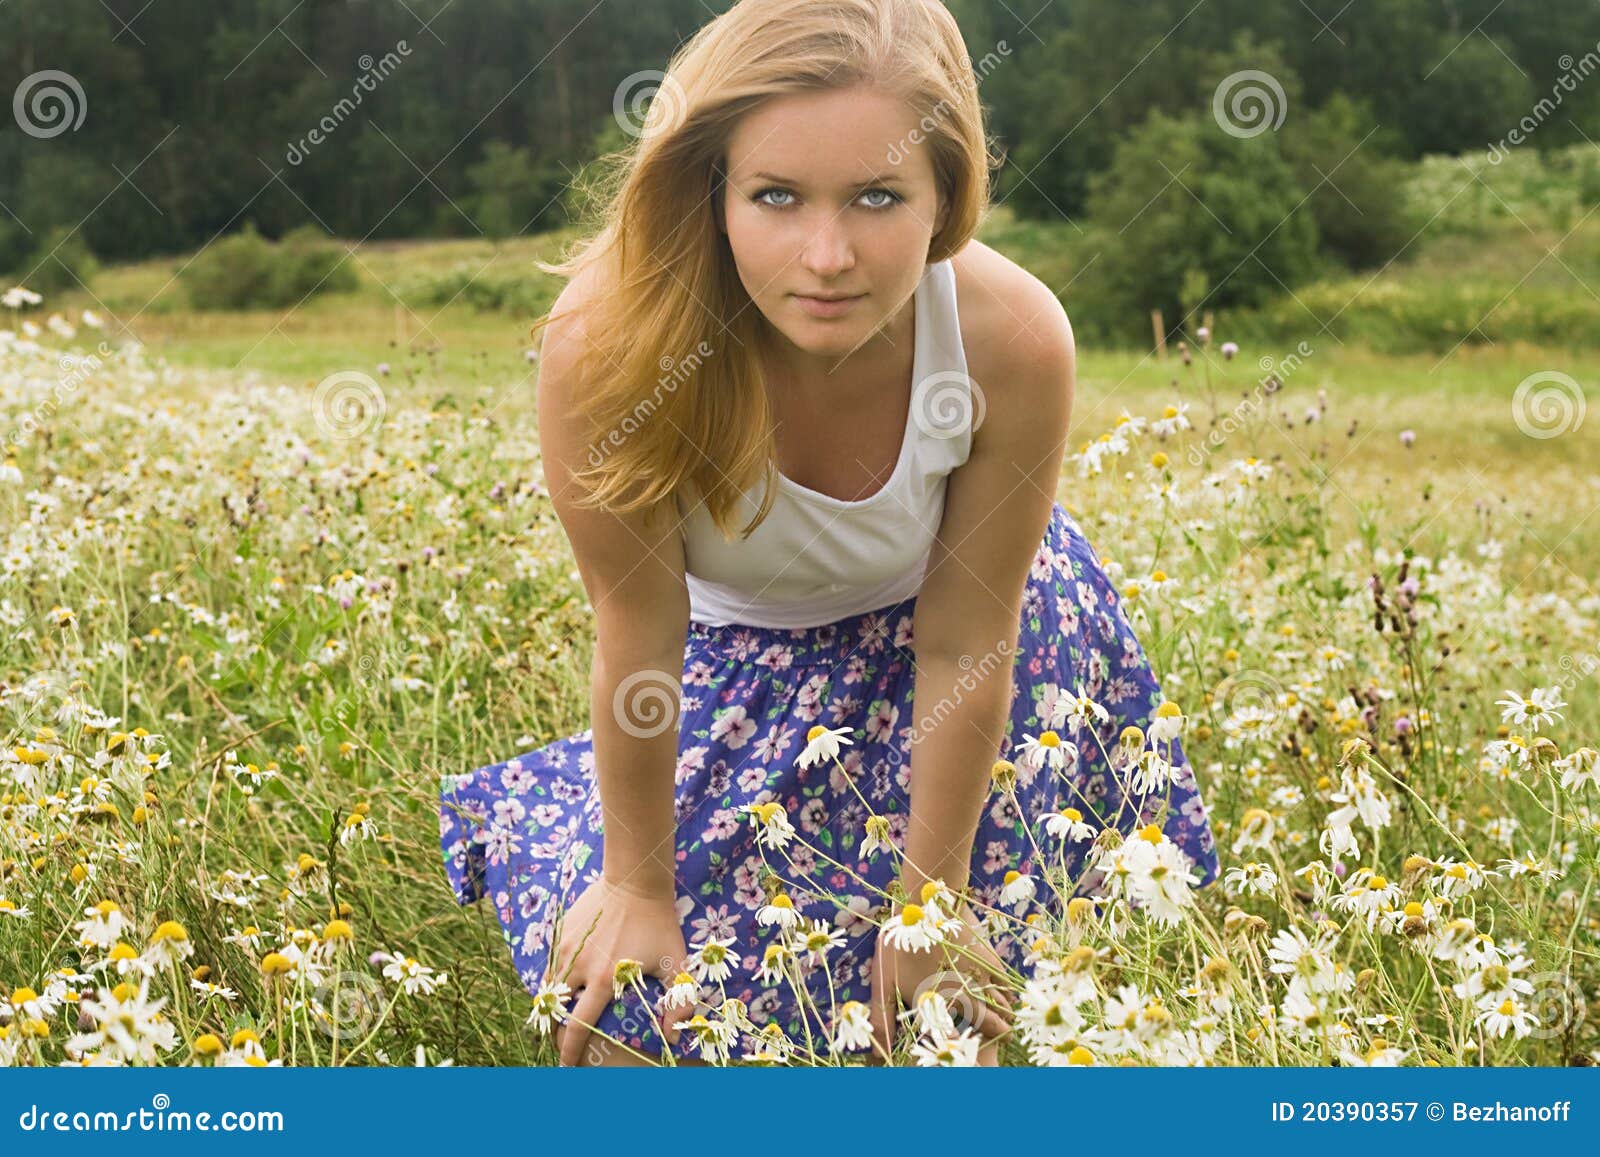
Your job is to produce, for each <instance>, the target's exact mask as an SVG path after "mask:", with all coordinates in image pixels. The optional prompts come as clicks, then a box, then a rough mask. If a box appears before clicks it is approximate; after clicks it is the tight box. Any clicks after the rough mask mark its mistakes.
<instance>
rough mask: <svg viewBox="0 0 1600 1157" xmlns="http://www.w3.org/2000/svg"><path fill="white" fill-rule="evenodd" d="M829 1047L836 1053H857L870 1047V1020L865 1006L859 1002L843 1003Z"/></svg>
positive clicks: (849, 1001) (848, 1001)
mask: <svg viewBox="0 0 1600 1157" xmlns="http://www.w3.org/2000/svg"><path fill="white" fill-rule="evenodd" d="M829 1047H830V1048H831V1049H832V1051H833V1052H836V1053H842V1052H859V1051H861V1050H863V1049H869V1048H871V1047H872V1018H871V1017H870V1016H869V1015H868V1013H867V1006H866V1005H864V1004H862V1003H861V1002H860V1001H859V1000H847V1001H845V1004H844V1007H843V1008H841V1009H840V1010H839V1019H838V1023H837V1024H835V1026H834V1031H833V1040H832V1041H831V1042H829Z"/></svg>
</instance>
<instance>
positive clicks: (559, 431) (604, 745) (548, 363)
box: [538, 275, 689, 899]
mask: <svg viewBox="0 0 1600 1157" xmlns="http://www.w3.org/2000/svg"><path fill="white" fill-rule="evenodd" d="M584 280H585V278H584V276H583V275H580V276H579V277H578V278H577V279H575V280H574V281H573V282H572V283H571V284H570V285H569V286H568V287H567V289H566V290H564V291H563V293H562V297H561V299H558V300H557V306H556V308H557V312H558V313H559V312H560V311H561V310H562V309H564V308H568V307H570V306H571V305H572V304H573V302H574V300H577V299H579V298H580V296H581V294H582V293H583V292H585V290H586V286H585V285H584V284H583V282H584ZM562 299H566V300H562ZM583 341H584V335H583V332H582V328H581V322H580V321H579V320H578V319H576V318H562V319H559V320H556V321H552V322H551V324H550V325H549V326H548V327H547V329H546V331H545V342H544V352H543V356H542V357H541V359H540V364H541V369H540V374H539V401H538V405H539V430H540V441H541V449H542V451H543V455H544V466H545V477H546V481H547V484H548V485H549V488H550V493H551V497H552V501H553V502H554V504H555V509H556V514H557V516H558V517H559V518H560V520H561V525H562V528H563V529H564V530H565V531H566V534H567V537H568V538H569V539H570V540H571V542H572V549H573V553H574V555H575V556H576V559H577V564H578V572H579V574H580V576H581V577H582V579H583V585H584V589H585V590H586V591H587V593H588V596H589V602H590V603H591V604H592V605H593V606H594V612H595V623H596V641H595V656H594V663H593V667H592V669H591V672H590V680H589V693H590V709H591V718H592V721H593V729H594V754H595V775H596V777H597V780H598V782H599V785H600V800H601V809H602V813H603V816H604V823H605V853H604V863H603V867H602V871H603V873H604V876H605V878H606V880H607V881H608V882H610V883H612V884H614V885H616V886H619V887H622V888H626V889H627V890H629V891H632V892H636V893H638V894H641V895H649V896H662V897H665V898H668V899H671V898H672V896H673V894H674V888H673V874H674V868H675V865H676V860H675V858H674V850H675V839H674V836H675V830H674V816H673V797H674V774H675V770H676V767H677V754H678V722H679V721H678V707H679V703H678V695H679V691H680V689H681V687H682V673H683V648H684V639H685V636H686V634H687V631H688V624H689V596H688V590H687V588H686V586H685V584H684V577H683V576H684V559H683V541H682V538H681V536H680V535H679V532H678V525H677V524H678V520H677V517H676V515H675V513H674V512H673V511H671V509H670V507H669V508H668V509H666V510H664V511H661V512H658V513H656V514H655V515H648V516H647V515H642V514H638V513H633V514H627V515H618V514H613V513H609V512H606V511H601V510H596V509H593V508H584V507H580V506H578V505H576V503H575V502H574V499H575V498H576V497H577V496H578V495H579V494H580V493H581V487H580V485H579V484H578V483H577V482H576V481H575V480H574V479H573V477H572V474H573V470H574V469H575V468H578V466H579V465H580V464H581V463H583V462H584V461H585V459H586V458H587V457H588V455H589V453H590V446H589V445H588V444H587V442H586V432H585V431H584V429H583V428H582V426H581V424H580V423H579V422H578V421H577V419H576V417H575V413H574V408H573V405H572V398H573V397H574V396H575V392H576V391H577V390H579V389H581V388H582V384H581V382H580V381H579V380H578V375H577V374H576V373H575V372H574V370H575V358H576V355H577V353H578V351H579V350H580V349H582V348H583V347H582V345H581V344H580V343H582V342H583Z"/></svg>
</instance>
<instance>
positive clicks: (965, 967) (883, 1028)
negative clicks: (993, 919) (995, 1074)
mask: <svg viewBox="0 0 1600 1157" xmlns="http://www.w3.org/2000/svg"><path fill="white" fill-rule="evenodd" d="M958 915H959V917H960V919H961V927H960V929H959V930H958V931H956V932H955V933H954V935H949V934H947V935H946V938H945V940H944V941H942V942H940V943H938V944H935V945H933V946H932V947H931V948H926V949H924V950H922V951H921V952H913V951H911V950H909V949H906V948H896V947H894V946H893V945H891V944H890V943H889V941H888V940H887V938H885V937H884V936H883V935H882V933H881V932H880V933H879V935H878V942H877V948H876V950H875V951H874V953H873V965H872V994H871V997H870V999H869V1001H868V1008H869V1009H870V1012H871V1017H872V1031H873V1037H874V1038H875V1044H874V1047H873V1055H872V1063H873V1064H886V1063H888V1058H890V1057H892V1056H893V1054H894V1047H895V1043H896V1038H897V1035H898V1034H897V1032H896V1031H895V1030H896V1026H897V1025H898V1024H899V1017H898V1013H899V1010H900V1005H901V1004H902V1003H904V1004H906V1005H907V1006H911V1007H914V1006H915V1003H916V1000H917V998H918V996H919V994H923V993H927V992H937V993H939V994H940V995H941V996H943V997H944V999H945V1001H946V1003H947V1004H948V1005H949V1007H950V1012H951V1016H952V1017H953V1018H954V1020H955V1022H956V1031H957V1033H959V1032H960V1031H961V1029H962V1028H964V1027H968V1026H970V1027H971V1028H972V1029H973V1031H975V1032H976V1033H978V1035H979V1036H980V1037H981V1038H982V1039H983V1044H984V1047H988V1046H990V1045H992V1044H993V1042H994V1041H995V1040H996V1039H997V1038H998V1037H1000V1036H1002V1035H1004V1034H1005V1033H1007V1032H1009V1031H1010V1029H1011V1026H1012V1025H1013V1023H1015V1013H1014V1012H1013V1010H1012V1007H1011V1000H1010V997H1009V996H1008V995H1007V993H1006V990H1005V987H1004V985H1005V980H1006V969H1005V962H1004V961H1002V960H1001V959H1000V956H999V954H998V953H996V952H995V950H994V949H993V948H991V947H990V946H989V944H988V943H987V941H985V940H984V939H983V937H982V935H981V933H980V931H979V924H978V919H977V917H976V916H975V915H974V914H973V911H972V908H971V906H970V905H968V904H965V903H963V904H962V905H961V907H960V909H959V912H958ZM880 1047H881V1048H882V1049H883V1053H882V1054H879V1052H878V1051H877V1050H878V1049H879V1048H880Z"/></svg>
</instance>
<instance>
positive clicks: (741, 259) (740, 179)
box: [723, 87, 943, 357]
mask: <svg viewBox="0 0 1600 1157" xmlns="http://www.w3.org/2000/svg"><path fill="white" fill-rule="evenodd" d="M926 136H927V134H926V130H925V129H922V128H921V127H919V125H918V120H917V117H916V116H915V114H914V113H913V112H912V110H911V108H910V107H909V106H908V105H906V104H905V103H904V102H903V101H901V100H900V99H898V98H896V97H893V96H890V95H888V94H886V93H884V92H881V91H880V90H878V89H875V88H870V87H854V88H849V89H836V90H823V91H818V92H805V93H795V94H790V95H786V96H781V97H774V98H773V99H771V100H769V101H766V102H764V103H763V104H761V105H760V106H758V107H757V108H756V109H754V110H753V111H751V112H750V113H749V114H748V115H746V116H745V117H743V118H742V119H741V120H740V122H739V124H738V125H737V127H736V128H735V130H734V132H733V134H732V136H731V137H730V138H729V141H728V152H727V160H726V172H727V180H726V182H725V184H724V194H723V214H724V216H723V229H724V231H725V232H726V233H727V235H728V244H729V246H730V247H731V248H732V250H733V257H734V262H735V263H736V264H737V266H738V269H739V280H740V281H741V282H742V283H743V284H744V287H745V290H746V292H748V293H749V294H750V298H751V300H752V301H754V302H755V305H756V308H757V309H759V310H760V311H761V312H762V314H763V315H765V317H766V318H767V320H768V321H769V322H771V323H772V325H773V327H774V328H776V329H777V330H778V332H779V333H780V334H781V335H782V336H783V337H786V338H788V339H789V341H790V342H792V343H793V344H794V345H795V346H796V347H798V348H799V350H800V351H803V352H804V353H808V354H814V355H818V356H821V357H841V356H843V355H845V354H848V353H850V352H852V351H854V350H855V349H857V348H859V347H861V346H862V345H864V344H865V343H866V342H867V340H868V339H869V338H871V337H872V336H873V335H874V334H875V333H877V332H878V331H879V330H880V329H881V328H883V327H885V325H886V323H888V322H889V321H890V320H892V319H893V318H894V317H895V315H896V314H897V313H898V311H899V310H900V308H901V307H902V306H903V305H904V304H905V302H906V301H907V300H908V299H909V298H910V297H911V295H912V293H913V292H914V291H915V290H916V287H917V282H918V281H919V280H920V279H921V277H922V274H923V270H924V269H925V268H926V265H927V258H928V243H929V241H930V240H931V239H932V237H933V234H934V233H935V232H936V231H937V228H938V225H939V215H940V213H941V212H943V208H942V206H941V205H940V198H939V194H938V187H937V184H936V181H935V178H934V171H933V163H932V160H931V158H930V156H929V152H928V145H927V143H926ZM819 298H835V299H841V298H842V299H844V300H836V301H834V302H831V303H830V302H827V301H823V300H819Z"/></svg>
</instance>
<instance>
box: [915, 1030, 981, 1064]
mask: <svg viewBox="0 0 1600 1157" xmlns="http://www.w3.org/2000/svg"><path fill="white" fill-rule="evenodd" d="M982 1047H983V1041H982V1040H981V1039H980V1038H979V1037H978V1034H977V1033H975V1032H974V1031H973V1030H972V1029H970V1028H965V1029H962V1030H961V1035H960V1036H953V1037H945V1038H944V1039H942V1040H938V1039H936V1040H926V1039H924V1040H918V1041H917V1042H916V1043H915V1044H913V1045H912V1046H911V1055H912V1057H913V1058H915V1059H916V1062H917V1065H918V1066H919V1067H921V1068H960V1069H967V1068H973V1067H975V1066H976V1065H977V1063H978V1050H979V1049H980V1048H982Z"/></svg>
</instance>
